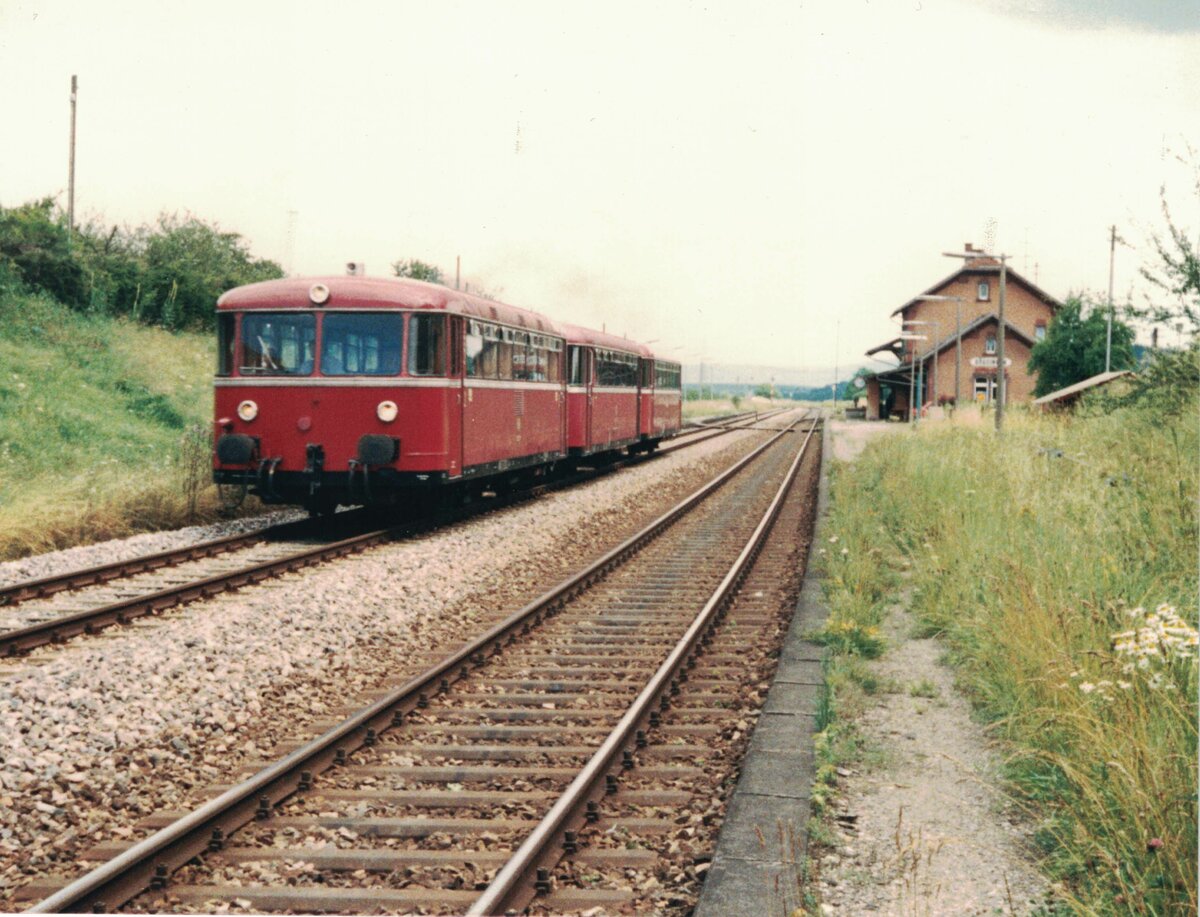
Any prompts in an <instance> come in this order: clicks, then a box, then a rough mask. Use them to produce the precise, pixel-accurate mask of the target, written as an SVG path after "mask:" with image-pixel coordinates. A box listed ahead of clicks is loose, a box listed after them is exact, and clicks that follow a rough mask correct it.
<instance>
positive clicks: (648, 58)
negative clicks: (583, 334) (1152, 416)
mask: <svg viewBox="0 0 1200 917" xmlns="http://www.w3.org/2000/svg"><path fill="white" fill-rule="evenodd" d="M73 73H74V74H78V75H79V82H80V90H79V113H78V148H77V171H76V179H77V192H76V209H77V213H78V214H79V215H80V216H82V217H87V216H95V217H97V218H99V219H101V220H103V221H104V222H106V223H110V224H111V223H128V224H133V225H136V224H139V223H143V222H147V221H152V220H153V219H154V217H155V216H156V215H157V214H158V213H159V212H162V211H175V212H180V213H183V212H187V211H190V212H192V213H195V214H196V215H197V216H200V217H202V218H204V219H206V220H210V221H215V222H217V223H219V224H220V226H221V227H222V228H224V229H228V230H233V231H237V232H240V233H242V234H243V235H244V236H245V237H246V239H247V240H248V242H249V244H250V246H251V248H252V250H253V251H254V253H255V254H257V255H261V256H265V257H269V258H273V259H275V260H277V261H279V262H280V263H281V264H282V265H283V266H284V267H285V269H287V270H288V271H289V272H292V273H297V274H319V273H340V272H341V270H342V268H343V265H344V263H345V262H346V261H350V260H360V261H363V262H365V263H366V265H367V270H368V273H370V274H376V275H383V274H388V273H390V271H389V269H388V265H389V263H390V262H391V261H393V260H396V259H398V258H414V257H415V258H421V259H423V260H426V261H430V262H433V263H435V264H437V265H439V266H440V267H441V268H442V269H443V271H445V272H446V274H447V276H448V277H449V278H450V280H451V282H453V276H454V266H455V256H456V255H461V256H462V264H463V275H464V278H465V279H466V280H469V281H470V282H471V284H472V285H473V286H482V287H485V288H487V289H489V290H491V291H493V292H497V293H498V294H499V298H501V299H503V300H505V301H507V302H511V303H513V304H515V305H520V306H526V307H529V308H534V309H538V310H541V311H544V312H546V313H548V314H550V315H551V316H553V317H556V318H561V319H566V320H570V321H574V322H578V323H582V324H590V325H595V326H599V325H601V324H602V323H603V324H605V325H606V326H607V328H608V330H609V331H615V332H617V333H626V334H628V335H629V336H631V337H637V338H640V339H642V340H651V339H657V341H658V342H657V343H656V344H655V345H654V346H655V347H656V349H660V350H661V351H663V352H664V353H668V354H671V355H674V356H677V357H679V358H680V359H682V360H684V361H686V362H695V360H696V359H697V358H698V357H699V356H701V355H703V356H704V357H705V358H706V360H707V361H708V362H727V363H743V364H745V363H756V364H763V365H771V366H777V367H790V366H802V365H810V366H811V365H825V366H828V365H831V364H833V363H834V362H835V356H836V362H840V363H841V364H842V365H843V366H845V365H846V364H848V363H852V362H859V361H863V362H865V358H864V357H863V356H862V354H863V351H864V350H866V349H867V348H868V347H869V346H871V345H874V344H878V343H881V342H882V341H884V340H887V339H888V338H890V337H892V336H893V335H894V333H895V331H896V328H895V325H893V324H892V322H891V320H890V319H889V314H890V313H891V311H892V310H893V309H894V308H896V307H897V306H898V305H900V304H902V303H903V302H905V301H906V300H908V299H909V298H911V297H912V296H913V295H915V294H917V293H919V292H921V290H923V289H924V288H925V287H926V286H928V285H929V284H931V283H932V282H934V281H935V280H937V279H939V278H940V277H942V276H944V275H946V274H948V273H950V271H951V270H952V269H954V267H955V264H956V263H957V262H951V261H950V259H947V258H943V257H942V256H941V252H943V251H947V250H958V249H961V248H962V245H963V243H964V242H967V241H972V242H975V243H976V244H980V245H982V244H986V243H990V244H993V245H994V246H995V247H997V248H999V249H1002V250H1003V251H1005V252H1008V253H1010V254H1011V255H1012V256H1013V260H1012V262H1011V263H1012V265H1013V266H1014V267H1015V268H1016V269H1017V270H1018V271H1021V272H1022V273H1026V274H1027V275H1029V276H1030V278H1031V279H1033V277H1034V275H1035V272H1036V277H1037V280H1038V282H1039V283H1040V285H1041V286H1043V287H1044V288H1045V289H1046V290H1047V291H1049V292H1050V293H1052V294H1054V295H1056V296H1059V297H1063V296H1066V295H1067V294H1068V293H1069V292H1071V291H1072V290H1078V289H1080V288H1084V287H1087V288H1091V289H1093V290H1097V291H1103V290H1105V289H1106V287H1107V282H1108V227H1109V225H1111V224H1113V223H1115V224H1117V226H1118V228H1119V230H1120V231H1121V233H1122V235H1123V236H1124V237H1125V238H1126V239H1128V240H1129V242H1130V243H1132V244H1133V245H1134V246H1136V247H1135V248H1122V249H1120V250H1119V252H1118V258H1117V270H1116V273H1117V280H1116V286H1117V290H1118V295H1119V296H1120V295H1123V294H1124V292H1125V291H1126V290H1128V289H1129V288H1130V286H1131V285H1132V284H1134V283H1135V281H1136V277H1135V274H1136V269H1137V267H1138V265H1139V264H1140V263H1142V262H1143V261H1144V260H1145V259H1146V258H1147V251H1146V240H1147V236H1148V234H1149V232H1150V231H1152V230H1155V229H1161V228H1162V226H1163V222H1162V217H1161V212H1160V201H1159V188H1160V186H1162V185H1164V183H1165V184H1166V187H1167V194H1168V198H1169V200H1170V201H1171V202H1172V205H1173V209H1174V215H1175V218H1176V222H1177V223H1179V224H1180V225H1182V226H1185V227H1188V228H1189V230H1190V232H1191V237H1192V238H1196V239H1200V198H1198V196H1197V193H1196V189H1195V166H1196V165H1197V164H1200V152H1198V153H1197V154H1196V155H1195V157H1193V159H1192V162H1193V166H1192V168H1191V169H1190V170H1189V169H1188V168H1186V167H1184V166H1182V165H1181V164H1180V163H1178V162H1177V157H1178V156H1180V155H1183V156H1185V157H1186V156H1187V155H1188V152H1187V151H1188V149H1189V145H1190V146H1191V147H1193V148H1195V149H1196V150H1197V151H1200V2H1197V0H1175V2H1169V0H1167V2H1158V3H1155V2H1138V0H1040V2H1039V0H1029V2H1005V0H906V2H894V3H893V2H884V0H874V2H870V3H868V2H865V0H805V2H804V3H802V4H801V3H799V2H790V3H785V2H774V3H771V2H767V3H757V4H742V3H734V2H719V0H713V2H708V3H652V4H651V3H622V2H613V0H606V2H604V3H597V4H592V5H590V6H584V5H583V4H576V3H561V2H545V3H537V2H529V3H513V2H488V3H485V2H479V3H447V2H439V3H411V2H380V3H354V2H343V3H337V4H334V3H299V2H294V0H290V2H255V0H239V2H236V3H224V2H205V3H203V4H194V3H164V2H161V0H156V2H107V0H106V2H83V0H76V2H64V0H59V2H54V3H51V2H27V0H0V125H3V126H4V135H5V140H4V143H3V144H0V205H4V206H13V205H16V204H19V203H22V202H24V201H28V200H31V199H34V198H37V197H41V196H44V195H58V196H59V197H60V200H61V201H62V202H63V203H64V204H65V201H66V186H67V145H68V144H67V140H68V124H69V102H68V96H69V86H70V78H71V74H73ZM835 339H836V340H838V342H839V346H838V353H837V354H836V355H835V351H834V343H835Z"/></svg>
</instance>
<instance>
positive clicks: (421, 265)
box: [392, 258, 446, 283]
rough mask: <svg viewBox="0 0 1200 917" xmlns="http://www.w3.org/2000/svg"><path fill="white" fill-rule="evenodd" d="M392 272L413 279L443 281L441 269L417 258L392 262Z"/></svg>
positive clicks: (433, 281)
mask: <svg viewBox="0 0 1200 917" xmlns="http://www.w3.org/2000/svg"><path fill="white" fill-rule="evenodd" d="M392 273H393V274H394V275H395V276H397V277H411V278H412V279H413V280H427V281H429V282H430V283H445V282H446V281H445V279H444V278H443V277H442V269H441V268H440V267H434V266H433V265H432V264H427V263H426V262H424V261H420V260H418V259H417V258H408V259H406V260H404V261H393V262H392Z"/></svg>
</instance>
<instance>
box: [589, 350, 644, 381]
mask: <svg viewBox="0 0 1200 917" xmlns="http://www.w3.org/2000/svg"><path fill="white" fill-rule="evenodd" d="M596 384H597V385H606V386H611V387H614V388H616V387H625V388H630V387H633V386H636V385H637V357H635V356H632V355H631V354H627V353H620V352H619V351H615V350H597V351H596Z"/></svg>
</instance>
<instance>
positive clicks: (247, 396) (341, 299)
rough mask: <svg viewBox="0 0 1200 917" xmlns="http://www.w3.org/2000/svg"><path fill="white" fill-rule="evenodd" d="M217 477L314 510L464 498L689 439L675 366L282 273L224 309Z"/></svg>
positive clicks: (234, 293)
mask: <svg viewBox="0 0 1200 917" xmlns="http://www.w3.org/2000/svg"><path fill="white" fill-rule="evenodd" d="M217 338H218V354H219V355H218V366H217V378H216V383H215V385H216V397H215V401H216V425H217V431H216V433H217V435H216V449H215V456H214V469H213V477H214V479H215V480H216V481H217V483H219V484H233V485H243V486H245V487H246V488H247V489H249V491H250V492H252V493H255V494H257V495H258V496H259V497H261V498H262V499H263V500H264V501H265V502H268V503H292V504H300V505H303V506H306V507H308V508H309V510H310V511H312V512H327V511H330V510H332V509H333V508H334V507H336V506H337V505H338V504H347V505H352V504H353V505H358V504H364V505H365V504H383V505H388V504H394V503H397V502H401V501H403V500H405V499H424V498H426V497H429V496H431V495H434V494H457V493H461V494H463V495H469V494H471V493H472V492H475V491H481V490H483V489H486V488H496V487H501V486H508V485H510V484H512V483H514V482H516V481H519V480H522V479H529V478H533V477H536V476H539V475H544V474H546V473H548V472H550V471H552V470H554V469H555V468H558V467H562V466H567V465H574V464H575V463H576V462H577V461H579V460H581V459H583V458H584V457H587V456H591V457H592V458H589V459H588V461H590V462H594V461H597V460H603V459H605V458H606V457H609V456H612V455H616V454H618V453H619V452H622V451H630V452H634V451H648V450H651V449H654V448H655V447H656V446H657V445H658V443H660V442H661V441H662V440H664V439H667V438H669V437H671V436H674V435H675V434H676V433H678V432H679V428H680V423H681V408H682V397H681V394H682V393H681V387H680V366H679V364H678V363H673V362H671V361H668V360H661V359H658V358H657V357H655V356H654V355H653V354H652V353H651V352H650V350H649V349H648V348H646V347H645V346H643V345H641V344H635V343H633V342H632V341H629V340H626V339H625V338H621V337H617V336H615V335H611V334H605V333H602V332H598V331H590V330H588V329H585V328H577V327H574V326H570V325H560V324H557V323H555V322H554V321H552V320H551V319H549V318H547V317H545V316H543V315H539V314H538V313H536V312H530V311H527V310H525V309H518V308H515V307H513V306H508V305H504V304H503V303H498V302H493V301H491V300H487V299H481V298H479V297H476V296H471V295H469V294H466V293H460V292H457V291H455V290H450V289H447V288H446V287H442V286H438V285H435V284H430V283H422V282H420V281H416V280H400V279H383V278H366V277H353V276H348V277H328V278H317V279H287V280H272V281H268V282H266V283H256V284H251V285H249V286H245V287H238V288H237V289H234V290H230V291H229V292H227V293H226V294H225V295H224V296H222V297H221V298H220V300H218V302H217Z"/></svg>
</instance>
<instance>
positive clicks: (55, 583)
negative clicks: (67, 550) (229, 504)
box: [0, 519, 312, 607]
mask: <svg viewBox="0 0 1200 917" xmlns="http://www.w3.org/2000/svg"><path fill="white" fill-rule="evenodd" d="M311 527H312V520H310V519H297V520H294V521H292V522H284V523H282V524H280V525H273V526H269V527H267V528H264V529H258V530H257V531H253V532H241V533H239V534H236V535H226V536H224V537H223V538H214V539H212V540H210V541H202V542H200V543H199V544H194V545H189V546H188V547H185V548H172V549H170V550H168V551H159V552H157V553H155V554H143V555H141V556H139V557H131V558H129V559H128V560H115V561H113V562H112V563H107V564H100V565H99V566H96V567H85V568H83V569H79V570H68V571H66V572H65V573H55V574H52V575H50V576H42V577H39V578H37V579H29V580H22V581H21V582H19V583H12V584H11V585H8V586H0V607H9V606H13V605H17V604H18V603H20V602H23V601H25V600H27V599H41V598H47V597H48V596H51V595H55V594H57V593H59V592H65V591H68V590H71V589H81V588H83V587H86V586H97V585H100V584H101V583H107V582H110V581H111V580H114V579H120V578H122V577H125V576H132V575H135V574H138V573H147V572H149V571H152V570H160V569H162V568H163V567H172V566H175V565H176V564H180V563H185V562H187V561H189V560H202V559H204V558H206V557H215V556H217V555H218V554H225V553H228V552H229V551H232V550H234V549H236V548H239V547H242V546H243V545H247V544H254V543H255V542H258V541H263V540H265V539H270V538H276V537H279V536H283V537H295V535H294V534H291V533H301V534H303V533H304V532H305V530H306V529H308V528H311Z"/></svg>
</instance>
